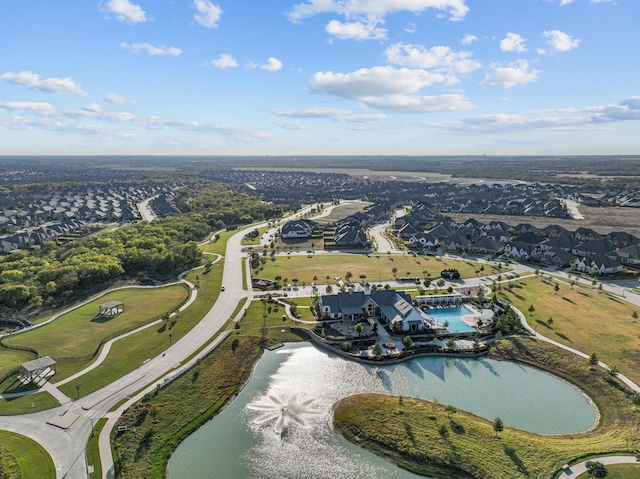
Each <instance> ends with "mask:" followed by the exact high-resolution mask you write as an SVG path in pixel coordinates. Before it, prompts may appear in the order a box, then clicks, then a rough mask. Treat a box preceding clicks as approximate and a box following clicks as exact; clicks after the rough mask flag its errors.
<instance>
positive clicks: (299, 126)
mask: <svg viewBox="0 0 640 479" xmlns="http://www.w3.org/2000/svg"><path fill="white" fill-rule="evenodd" d="M276 125H278V126H279V127H280V128H282V129H283V130H306V129H307V127H306V126H305V124H304V123H302V122H300V121H276Z"/></svg>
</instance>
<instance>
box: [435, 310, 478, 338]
mask: <svg viewBox="0 0 640 479" xmlns="http://www.w3.org/2000/svg"><path fill="white" fill-rule="evenodd" d="M427 314H428V315H429V316H431V317H432V318H433V319H435V320H436V321H437V322H438V324H440V326H442V325H443V324H444V322H445V321H449V326H447V329H448V330H449V331H451V332H452V333H466V332H468V331H475V330H474V329H473V328H472V327H471V326H469V325H467V324H466V323H465V322H464V321H463V320H462V317H463V316H468V315H473V312H471V311H470V310H469V309H467V308H465V307H464V306H462V307H460V308H444V309H430V310H428V311H427Z"/></svg>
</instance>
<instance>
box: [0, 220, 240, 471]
mask: <svg viewBox="0 0 640 479" xmlns="http://www.w3.org/2000/svg"><path fill="white" fill-rule="evenodd" d="M244 233H245V232H244V231H239V232H238V233H236V234H235V235H233V236H232V237H231V238H230V239H229V242H228V245H227V254H226V258H225V263H224V271H223V278H224V285H225V291H224V292H222V293H220V296H219V298H218V301H216V303H215V304H214V306H213V308H212V309H211V310H210V311H209V312H208V313H207V314H206V315H205V317H204V318H203V319H202V320H201V321H200V322H199V323H198V324H197V325H196V326H195V327H194V328H193V329H192V330H191V331H190V332H189V333H187V334H186V335H185V336H183V337H182V338H181V339H180V340H178V341H176V342H175V343H174V344H173V345H171V346H170V347H168V349H167V350H166V351H165V352H164V353H163V354H161V355H158V356H156V357H153V358H148V360H146V361H144V363H143V364H141V365H140V366H139V367H138V368H137V369H135V370H134V371H132V372H130V373H129V374H127V375H125V376H123V377H122V378H120V379H118V380H116V381H114V382H112V383H111V384H108V385H107V386H105V387H104V388H102V389H100V390H99V391H96V392H94V393H92V394H89V395H87V396H84V397H82V398H80V399H78V400H76V401H74V402H72V403H69V404H65V405H64V406H60V407H57V408H54V409H49V410H47V411H41V412H36V413H32V414H23V415H20V416H2V417H0V429H3V430H7V431H12V432H16V433H19V434H23V435H25V436H28V437H30V438H31V439H34V440H35V441H37V442H38V443H40V444H41V445H42V446H43V447H44V448H45V449H46V450H47V451H48V452H49V454H50V455H51V457H52V458H53V461H54V464H55V468H56V471H57V477H58V478H59V479H60V478H65V479H86V478H87V476H88V473H87V464H86V460H85V456H84V449H85V447H86V443H87V439H88V437H89V434H90V432H91V431H92V429H93V425H94V424H95V422H96V421H97V419H99V418H100V417H103V416H105V415H107V412H108V410H109V409H110V408H111V407H112V406H114V405H115V404H116V403H117V402H119V401H120V400H121V399H123V398H126V397H130V396H132V395H133V394H134V393H135V392H136V391H138V390H139V389H141V388H142V387H144V386H145V385H153V387H155V384H156V382H157V381H158V380H160V379H162V378H163V376H164V375H165V374H166V373H167V372H171V371H174V370H176V368H178V366H179V365H180V363H181V362H182V361H183V360H184V359H185V358H187V357H188V356H190V355H191V354H192V353H193V352H195V351H196V350H198V349H199V348H200V347H202V346H203V345H204V344H205V343H206V342H207V341H208V340H209V338H211V337H212V336H213V335H214V334H216V333H217V332H218V331H219V330H220V328H221V327H222V326H223V325H224V323H225V322H226V321H227V319H228V318H229V317H231V314H232V313H233V311H234V310H235V308H236V306H237V304H238V302H239V301H241V300H243V299H245V298H247V297H248V296H250V293H249V292H248V291H247V290H245V289H243V287H242V269H241V268H242V261H241V257H242V253H241V251H240V250H241V245H240V242H241V239H242V236H243V235H244ZM217 267H220V263H215V264H214V265H213V266H212V269H215V268H217ZM77 381H78V385H79V388H80V391H82V377H78V378H77ZM67 414H69V415H74V414H75V415H78V417H77V419H76V420H75V422H73V424H72V425H71V427H69V428H68V429H66V430H65V429H61V428H59V427H56V426H52V425H49V424H47V422H48V421H55V420H59V419H60V418H61V417H63V416H65V415H67ZM67 417H69V416H67ZM103 471H104V473H105V477H112V475H111V474H112V470H111V471H110V468H109V467H108V466H107V468H106V469H104V468H103Z"/></svg>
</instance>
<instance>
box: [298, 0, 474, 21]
mask: <svg viewBox="0 0 640 479" xmlns="http://www.w3.org/2000/svg"><path fill="white" fill-rule="evenodd" d="M429 8H433V9H437V10H444V11H448V12H449V14H450V19H451V20H453V21H456V20H462V19H463V18H464V17H465V15H466V14H467V13H468V12H469V7H467V5H466V2H465V0H360V1H353V0H307V2H305V3H298V4H296V5H294V6H293V8H292V9H291V10H290V11H289V12H288V17H289V20H291V21H292V22H300V21H302V20H303V19H305V18H308V17H312V16H314V15H316V14H319V13H337V14H339V15H343V16H345V17H346V18H354V17H358V16H364V17H367V18H369V19H372V20H373V19H375V20H378V21H380V20H382V19H384V17H385V16H386V15H387V14H389V13H394V12H399V11H410V12H413V13H416V14H417V13H420V12H423V11H424V10H427V9H429Z"/></svg>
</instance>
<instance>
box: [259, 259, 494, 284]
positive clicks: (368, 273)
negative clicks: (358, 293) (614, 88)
mask: <svg viewBox="0 0 640 479" xmlns="http://www.w3.org/2000/svg"><path fill="white" fill-rule="evenodd" d="M481 267H484V271H480V268H481ZM394 268H395V269H396V273H395V274H396V277H397V278H402V277H404V276H409V277H419V278H423V279H424V278H431V279H439V278H440V272H441V271H442V270H443V269H447V268H457V269H458V271H459V272H460V276H461V278H463V279H464V278H474V277H478V276H486V275H488V274H493V273H498V272H503V273H504V272H506V271H507V270H506V269H504V268H503V269H502V270H498V269H496V266H495V265H493V264H491V265H489V264H482V263H477V262H474V261H468V260H463V261H461V260H454V259H449V258H435V257H427V256H412V255H408V254H373V253H372V254H366V255H365V254H353V253H339V254H330V253H327V254H324V253H323V254H314V255H307V256H301V255H290V256H289V255H287V256H284V255H279V256H276V257H275V261H271V260H270V259H268V260H267V262H266V263H265V265H264V269H262V270H261V271H259V272H257V273H254V276H258V277H261V278H268V279H275V277H276V276H280V277H281V278H283V280H282V281H283V282H284V283H292V282H293V279H294V278H295V279H297V280H298V284H301V285H303V284H311V283H314V282H315V283H322V284H324V283H327V282H334V279H333V278H334V277H342V278H343V279H344V278H345V275H346V274H347V272H348V271H350V272H351V273H352V274H353V277H352V279H351V280H352V281H360V275H365V277H366V281H369V282H371V283H375V282H377V281H391V280H394V279H396V277H394V273H393V269H394ZM476 271H477V272H476ZM327 276H329V280H327V279H326V277H327ZM285 278H286V280H285Z"/></svg>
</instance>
